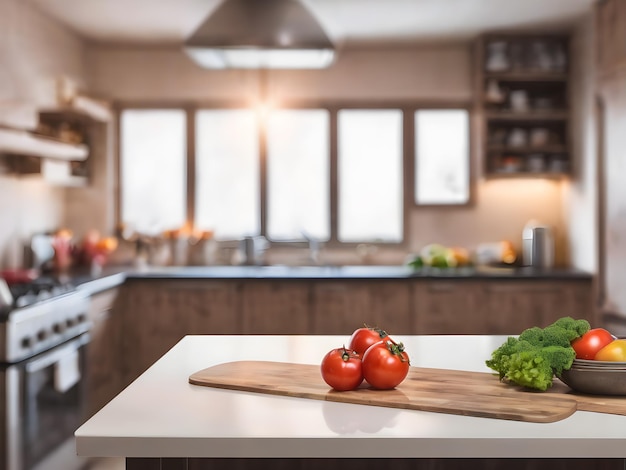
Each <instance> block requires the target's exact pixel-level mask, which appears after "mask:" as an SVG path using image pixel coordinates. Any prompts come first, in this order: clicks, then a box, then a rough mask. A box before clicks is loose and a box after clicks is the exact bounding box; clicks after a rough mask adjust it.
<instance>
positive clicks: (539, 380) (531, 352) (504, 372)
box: [486, 317, 626, 395]
mask: <svg viewBox="0 0 626 470" xmlns="http://www.w3.org/2000/svg"><path fill="white" fill-rule="evenodd" d="M486 365H487V366H488V367H489V368H491V369H493V370H494V371H496V372H497V373H498V375H499V378H500V380H501V381H503V382H506V383H509V384H511V385H515V386H521V387H524V388H528V389H534V390H539V391H546V390H547V389H549V388H551V387H552V385H553V382H554V378H555V377H556V378H558V379H559V380H560V381H561V382H563V383H565V384H566V385H567V386H569V387H570V388H571V389H572V390H574V391H575V392H580V393H586V394H593V395H626V338H618V337H616V336H614V335H612V334H611V333H610V332H609V331H607V330H605V329H602V328H595V329H592V328H591V327H590V325H589V322H588V321H587V320H575V319H573V318H571V317H563V318H560V319H558V320H557V321H556V322H554V323H553V324H551V325H549V326H547V327H545V328H539V327H532V328H528V329H526V330H524V331H523V332H522V333H521V334H520V335H519V336H518V337H513V336H510V337H508V338H507V340H506V342H504V343H503V344H502V345H501V346H500V347H499V348H497V349H496V350H495V351H493V353H492V355H491V358H490V359H488V360H487V361H486Z"/></svg>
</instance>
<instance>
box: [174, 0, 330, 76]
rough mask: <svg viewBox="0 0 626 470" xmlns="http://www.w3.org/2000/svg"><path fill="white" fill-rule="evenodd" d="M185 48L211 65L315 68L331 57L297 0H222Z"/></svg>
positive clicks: (319, 30)
mask: <svg viewBox="0 0 626 470" xmlns="http://www.w3.org/2000/svg"><path fill="white" fill-rule="evenodd" d="M185 51H186V52H187V53H188V54H189V56H190V57H191V58H192V59H193V60H194V61H195V62H196V63H198V64H199V65H200V66H202V67H204V68H211V69H224V68H244V69H251V68H252V69H263V68H268V69H307V68H312V69H318V68H325V67H328V66H329V65H330V64H331V63H332V62H333V59H334V56H335V49H334V46H333V43H332V42H331V41H330V39H329V38H328V36H327V35H326V33H325V31H324V29H323V28H322V27H321V26H320V24H319V23H318V22H317V20H316V19H315V17H314V16H313V15H312V14H311V13H310V12H309V11H308V10H307V9H306V7H305V6H304V5H302V4H301V3H300V2H299V1H298V0H225V1H224V2H223V3H222V4H220V5H219V6H218V7H217V9H216V10H215V11H214V12H213V13H212V14H211V15H210V16H209V17H208V18H207V19H206V20H205V21H204V22H203V23H202V24H201V25H200V26H199V27H198V29H197V30H196V31H195V32H194V33H193V34H192V35H191V36H190V37H189V39H187V40H186V41H185Z"/></svg>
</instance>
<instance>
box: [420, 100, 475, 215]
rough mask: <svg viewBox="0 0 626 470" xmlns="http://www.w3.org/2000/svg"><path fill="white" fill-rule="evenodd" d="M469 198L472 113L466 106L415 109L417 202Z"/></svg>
mask: <svg viewBox="0 0 626 470" xmlns="http://www.w3.org/2000/svg"><path fill="white" fill-rule="evenodd" d="M468 200H469V114H468V112H467V110H465V109H428V110H418V111H416V112H415V202H416V203H418V204H463V203H466V202H468Z"/></svg>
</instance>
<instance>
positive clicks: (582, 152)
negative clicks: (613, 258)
mask: <svg viewBox="0 0 626 470" xmlns="http://www.w3.org/2000/svg"><path fill="white" fill-rule="evenodd" d="M594 52H595V41H594V22H593V17H592V15H589V16H588V17H587V18H585V19H584V20H582V21H581V22H580V24H579V25H578V26H577V28H576V31H575V34H574V36H573V41H572V58H573V61H572V67H573V73H572V75H573V80H572V90H571V96H572V97H574V98H575V99H573V100H572V108H573V109H572V116H573V125H572V129H573V132H572V144H573V148H574V156H575V157H576V160H575V169H576V178H575V179H573V180H572V182H571V184H568V185H565V186H564V194H563V206H564V213H565V220H566V221H567V225H566V230H567V234H568V239H569V246H568V251H569V252H568V255H569V258H570V259H571V261H572V264H573V265H574V266H576V267H578V268H580V269H584V270H587V271H591V272H596V271H597V269H598V262H597V259H598V229H597V227H598V219H597V217H598V215H597V204H598V194H597V192H598V184H597V167H596V162H597V159H596V154H597V136H596V119H595V92H594V90H595V73H594V71H595V62H594V60H595V56H594Z"/></svg>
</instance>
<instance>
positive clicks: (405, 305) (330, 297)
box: [311, 280, 415, 335]
mask: <svg viewBox="0 0 626 470" xmlns="http://www.w3.org/2000/svg"><path fill="white" fill-rule="evenodd" d="M411 285H412V283H411V282H410V281H408V280H396V281H393V280H382V281H380V280H379V281H372V280H346V281H336V280H333V281H316V282H315V283H314V284H313V297H312V325H311V334H329V335H349V334H351V333H352V332H353V331H354V330H355V329H356V328H359V327H361V326H363V324H364V323H365V324H368V325H370V326H378V327H380V328H383V329H384V330H386V331H387V332H388V333H394V332H395V333H397V334H412V333H413V332H414V331H415V328H414V326H413V315H412V308H411Z"/></svg>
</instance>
